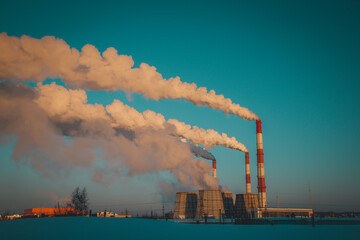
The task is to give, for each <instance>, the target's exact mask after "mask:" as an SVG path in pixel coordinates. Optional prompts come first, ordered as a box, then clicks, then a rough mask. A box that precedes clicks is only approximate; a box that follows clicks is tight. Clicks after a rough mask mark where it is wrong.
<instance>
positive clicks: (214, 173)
mask: <svg viewBox="0 0 360 240" xmlns="http://www.w3.org/2000/svg"><path fill="white" fill-rule="evenodd" d="M212 167H213V169H214V172H213V176H214V178H216V160H212Z"/></svg>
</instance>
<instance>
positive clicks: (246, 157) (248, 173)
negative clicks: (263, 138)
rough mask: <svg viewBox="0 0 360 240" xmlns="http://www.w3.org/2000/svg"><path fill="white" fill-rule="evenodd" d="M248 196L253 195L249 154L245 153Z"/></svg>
mask: <svg viewBox="0 0 360 240" xmlns="http://www.w3.org/2000/svg"><path fill="white" fill-rule="evenodd" d="M245 173H246V194H250V193H251V181H250V161H249V152H245Z"/></svg>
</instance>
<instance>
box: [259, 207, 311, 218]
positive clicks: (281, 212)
mask: <svg viewBox="0 0 360 240" xmlns="http://www.w3.org/2000/svg"><path fill="white" fill-rule="evenodd" d="M313 214H314V213H313V210H312V209H304V208H266V209H265V208H258V209H257V211H256V216H257V217H258V218H277V217H280V218H283V217H311V216H312V215H313Z"/></svg>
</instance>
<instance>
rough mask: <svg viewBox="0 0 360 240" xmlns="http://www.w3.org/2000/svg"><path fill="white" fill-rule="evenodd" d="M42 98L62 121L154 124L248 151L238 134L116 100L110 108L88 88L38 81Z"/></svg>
mask: <svg viewBox="0 0 360 240" xmlns="http://www.w3.org/2000/svg"><path fill="white" fill-rule="evenodd" d="M38 89H39V95H40V96H39V98H38V99H37V100H36V102H37V103H38V104H39V106H41V107H42V108H43V109H44V111H46V112H47V113H48V115H49V116H50V117H51V118H54V117H56V118H57V119H58V121H61V122H63V123H64V122H68V121H70V122H73V121H75V120H87V121H89V120H94V119H103V120H106V121H110V122H111V125H112V126H113V127H115V128H121V129H127V130H131V131H134V130H136V129H139V128H152V129H154V130H163V131H167V132H169V134H170V135H175V136H180V137H184V138H186V139H188V140H190V141H191V142H193V143H195V144H201V145H203V146H205V147H208V148H211V147H215V146H224V147H227V148H231V149H236V150H239V151H243V152H247V149H246V147H245V146H244V145H243V144H242V143H240V142H238V141H237V140H236V138H235V137H228V136H227V134H225V133H222V134H219V133H218V132H216V131H215V130H213V129H207V130H205V129H202V128H198V127H197V126H193V127H192V126H190V125H187V124H185V123H183V122H180V121H178V120H175V119H169V120H165V118H164V116H163V115H162V114H160V113H155V112H153V111H150V110H146V111H144V112H143V113H140V112H138V111H137V110H136V109H134V108H132V107H130V106H128V105H125V104H123V103H122V102H120V101H119V100H114V102H113V103H112V104H111V105H108V106H106V110H105V109H104V107H103V106H102V105H100V104H94V105H92V104H87V103H86V102H87V96H86V93H85V91H84V90H81V89H80V90H67V89H66V88H64V87H62V86H59V85H56V84H55V83H52V84H50V85H42V84H41V83H39V84H38Z"/></svg>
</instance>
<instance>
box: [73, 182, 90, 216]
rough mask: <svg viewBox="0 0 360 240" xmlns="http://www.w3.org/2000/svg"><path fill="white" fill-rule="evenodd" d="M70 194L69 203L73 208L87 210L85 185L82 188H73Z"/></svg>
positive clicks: (87, 199)
mask: <svg viewBox="0 0 360 240" xmlns="http://www.w3.org/2000/svg"><path fill="white" fill-rule="evenodd" d="M71 196H72V199H71V203H72V204H73V205H74V207H75V210H78V211H87V210H88V208H89V206H88V205H89V198H88V193H87V191H86V188H85V187H84V188H83V189H82V190H81V189H80V187H77V188H75V189H74V191H73V192H72V194H71Z"/></svg>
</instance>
